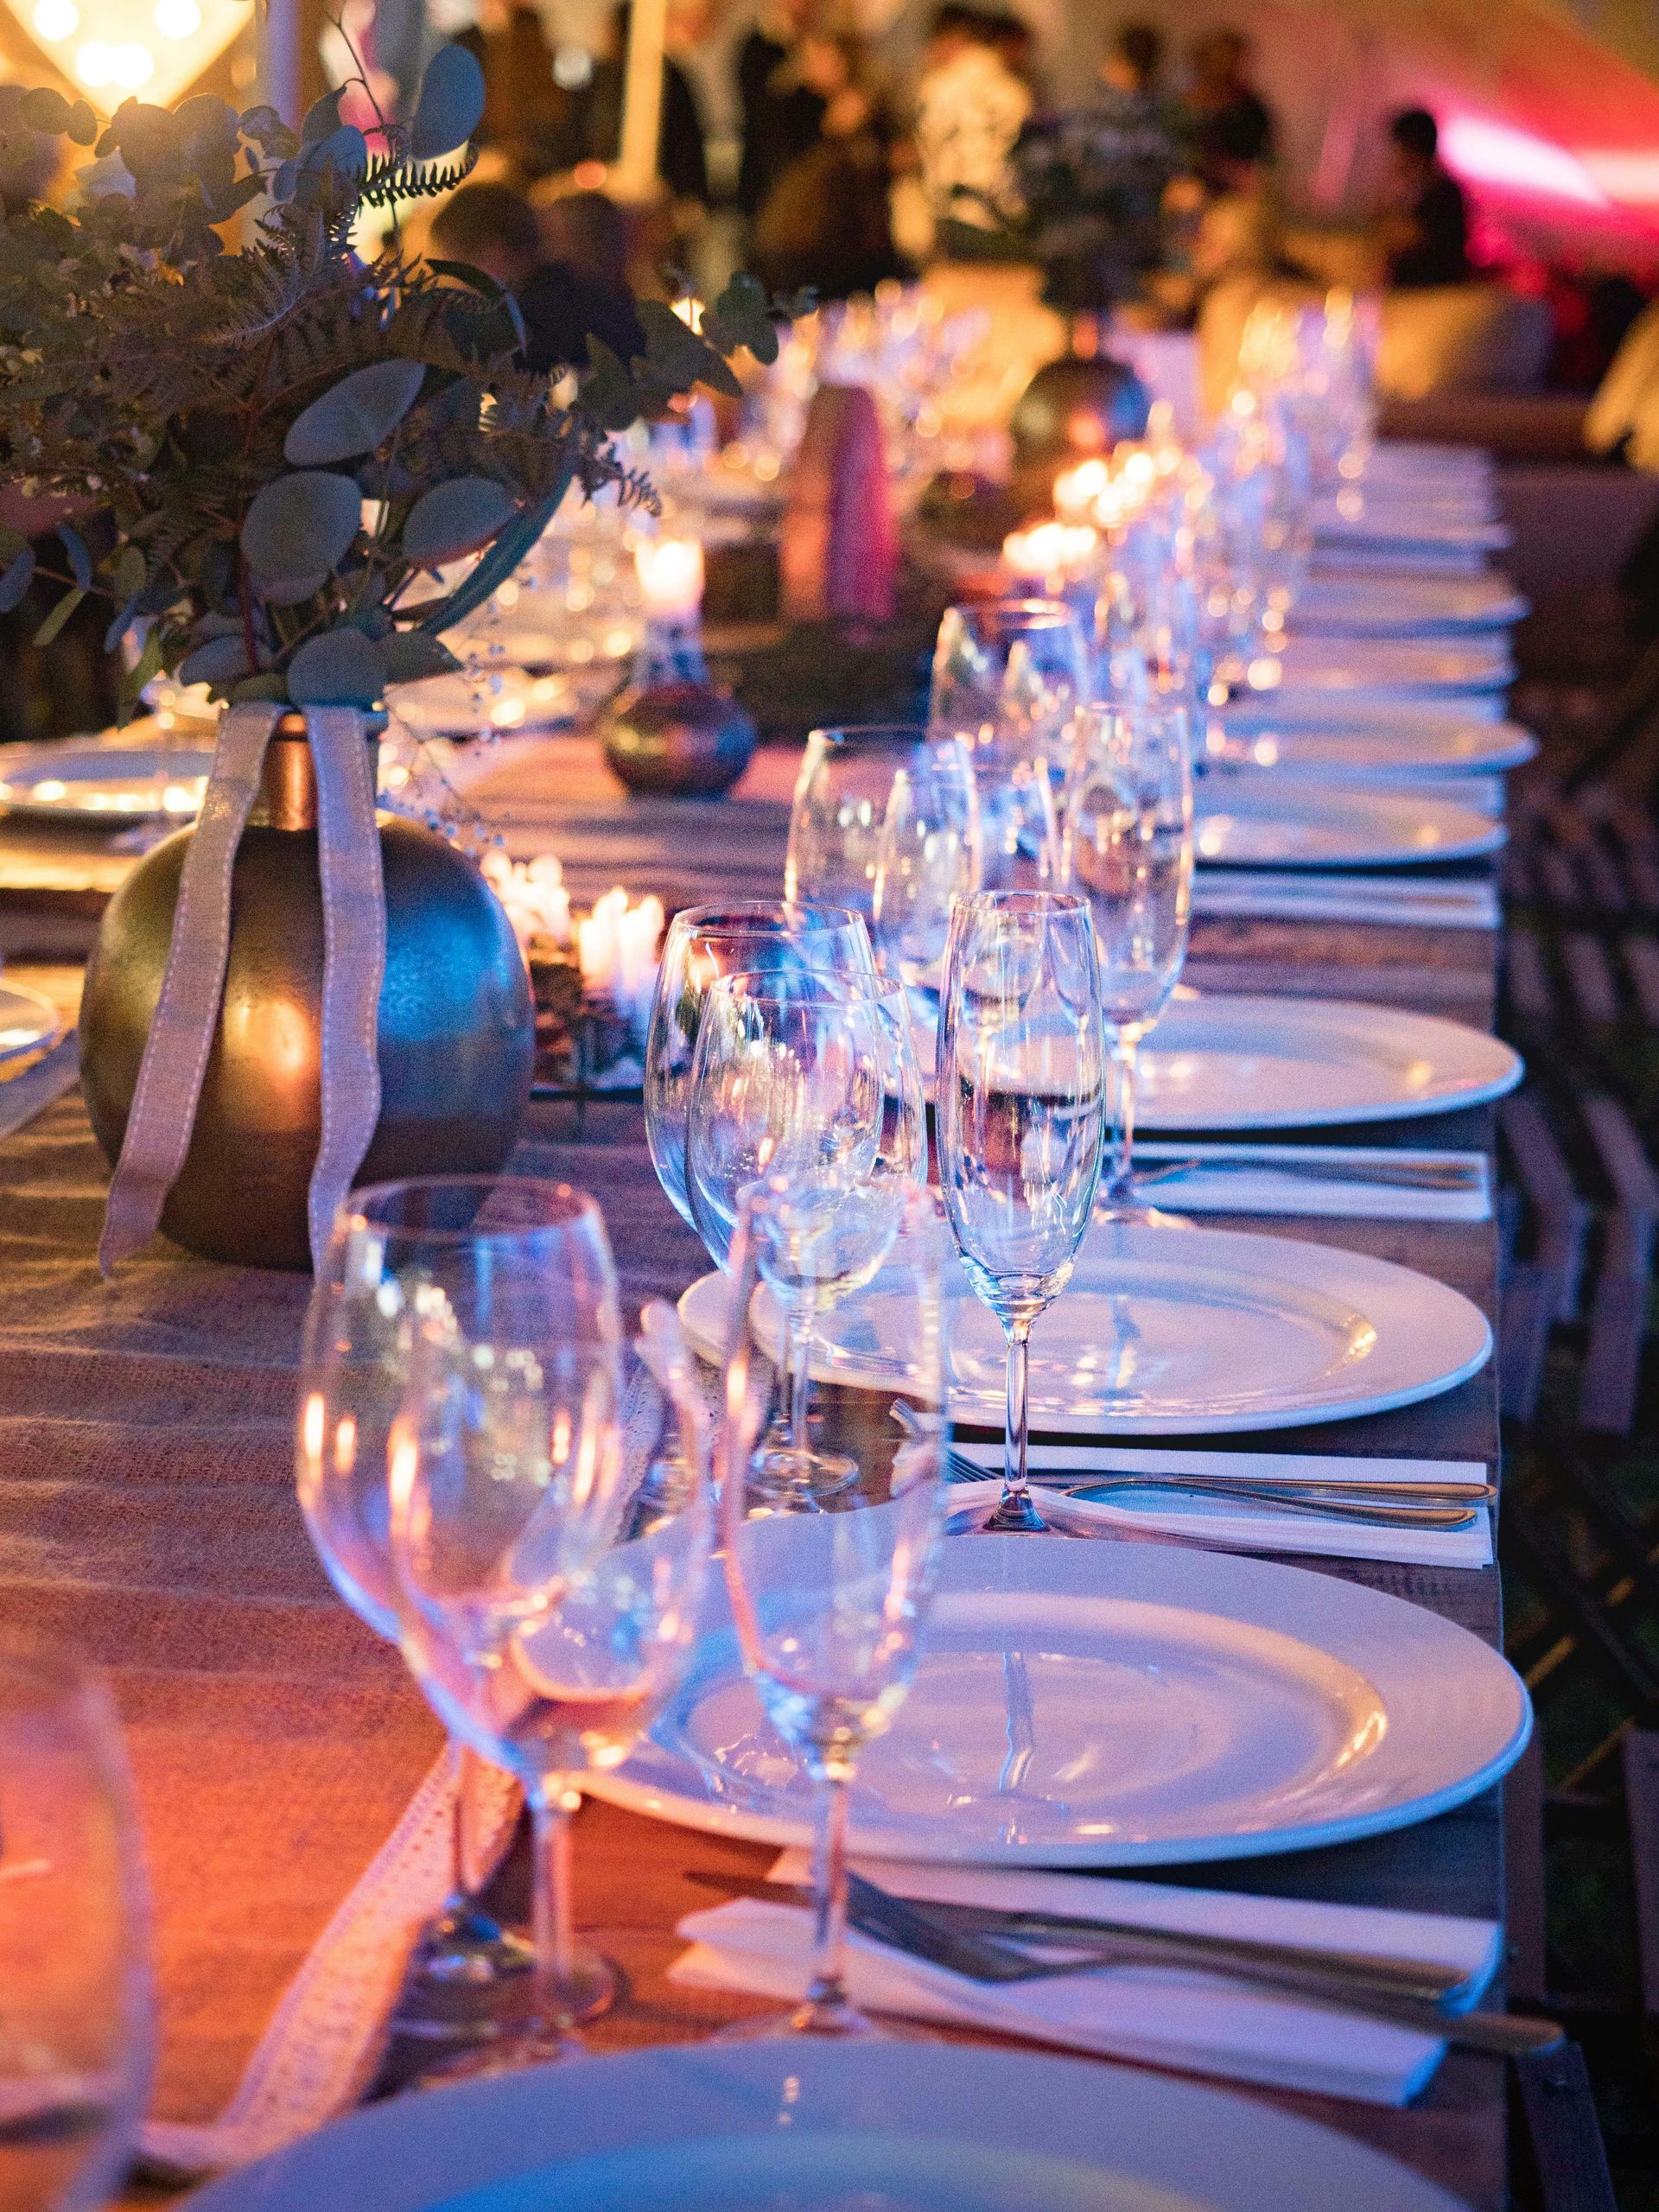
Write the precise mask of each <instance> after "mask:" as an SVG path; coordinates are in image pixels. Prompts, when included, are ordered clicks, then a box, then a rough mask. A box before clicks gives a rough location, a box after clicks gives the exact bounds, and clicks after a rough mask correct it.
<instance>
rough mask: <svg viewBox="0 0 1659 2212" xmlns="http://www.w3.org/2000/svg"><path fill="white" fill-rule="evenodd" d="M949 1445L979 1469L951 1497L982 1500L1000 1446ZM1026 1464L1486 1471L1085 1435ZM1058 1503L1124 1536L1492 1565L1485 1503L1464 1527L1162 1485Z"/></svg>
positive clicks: (1258, 1473) (1455, 1474)
mask: <svg viewBox="0 0 1659 2212" xmlns="http://www.w3.org/2000/svg"><path fill="white" fill-rule="evenodd" d="M953 1448H954V1449H955V1451H956V1452H957V1455H958V1456H959V1457H960V1458H962V1459H969V1460H971V1461H972V1462H973V1464H974V1465H976V1467H983V1468H984V1469H985V1471H986V1480H985V1483H984V1484H979V1483H962V1484H957V1485H956V1486H955V1488H954V1489H953V1491H952V1493H951V1495H952V1498H953V1500H956V1501H957V1502H959V1503H961V1504H963V1505H964V1506H969V1505H974V1504H977V1503H980V1502H981V1501H982V1500H985V1501H988V1500H989V1499H990V1498H992V1497H994V1496H995V1488H994V1484H997V1483H1000V1482H1001V1476H1002V1446H1001V1444H971V1443H968V1442H965V1441H963V1440H960V1439H958V1440H957V1443H956V1445H955V1446H954V1447H953ZM1030 1466H1031V1471H1032V1472H1033V1474H1040V1473H1042V1472H1043V1471H1044V1470H1045V1469H1049V1470H1058V1469H1062V1468H1064V1469H1065V1470H1067V1471H1071V1472H1076V1471H1077V1470H1079V1469H1081V1470H1083V1471H1086V1472H1088V1473H1090V1474H1094V1473H1098V1474H1102V1475H1109V1474H1138V1473H1142V1472H1144V1473H1147V1474H1164V1475H1173V1474H1189V1475H1224V1476H1225V1477H1226V1478H1228V1480H1229V1481H1231V1482H1252V1481H1254V1482H1262V1483H1271V1482H1272V1481H1273V1480H1274V1478H1275V1476H1277V1477H1281V1478H1282V1477H1284V1476H1287V1475H1300V1476H1304V1477H1313V1478H1315V1479H1318V1478H1319V1477H1321V1476H1328V1477H1329V1478H1332V1480H1341V1479H1345V1480H1347V1481H1349V1482H1377V1483H1387V1482H1397V1483H1411V1482H1425V1481H1433V1480H1443V1481H1448V1482H1472V1483H1480V1482H1484V1481H1485V1479H1486V1470H1485V1468H1484V1466H1483V1465H1481V1463H1480V1462H1479V1460H1478V1459H1335V1458H1329V1457H1325V1456H1322V1455H1320V1454H1319V1453H1316V1452H1172V1451H1166V1450H1164V1449H1162V1448H1159V1449H1156V1450H1151V1451H1147V1450H1142V1451H1136V1450H1135V1447H1134V1446H1131V1445H1121V1446H1120V1445H1109V1444H1084V1443H1077V1444H1033V1445H1032V1446H1031V1447H1030ZM1065 1510H1066V1517H1067V1518H1068V1519H1078V1520H1084V1521H1097V1522H1099V1523H1100V1525H1101V1527H1102V1528H1103V1529H1121V1530H1122V1531H1123V1532H1124V1533H1125V1534H1126V1535H1128V1534H1130V1533H1134V1532H1139V1533H1140V1534H1142V1535H1162V1536H1187V1537H1191V1538H1192V1540H1193V1541H1195V1542H1198V1543H1206V1544H1214V1545H1216V1546H1217V1548H1220V1549H1223V1550H1226V1551H1240V1552H1304V1553H1306V1554H1308V1555H1309V1556H1310V1557H1318V1558H1320V1559H1371V1560H1395V1561H1397V1562H1399V1563H1401V1564H1402V1565H1406V1566H1413V1567H1490V1566H1491V1563H1492V1523H1491V1515H1490V1513H1489V1512H1488V1511H1487V1510H1486V1508H1485V1507H1484V1505H1483V1506H1480V1507H1478V1508H1477V1510H1476V1513H1475V1517H1474V1519H1473V1520H1472V1521H1471V1522H1470V1523H1469V1525H1468V1527H1467V1528H1466V1529H1400V1528H1379V1527H1377V1526H1376V1525H1375V1524H1373V1523H1371V1522H1365V1521H1351V1520H1348V1519H1346V1518H1344V1517H1339V1516H1325V1515H1320V1514H1315V1513H1301V1512H1298V1511H1295V1510H1293V1509H1291V1508H1289V1507H1286V1506H1274V1505H1259V1506H1252V1505H1250V1504H1249V1503H1248V1502H1247V1501H1244V1500H1242V1499H1234V1498H1227V1497H1196V1496H1194V1495H1193V1494H1192V1492H1191V1491H1167V1490H1144V1491H1141V1490H1136V1491H1119V1492H1118V1494H1117V1496H1116V1497H1115V1498H1114V1499H1113V1501H1112V1502H1111V1503H1109V1504H1108V1503H1105V1502H1104V1501H1097V1500H1094V1499H1085V1498H1072V1497H1068V1498H1067V1499H1066V1501H1065Z"/></svg>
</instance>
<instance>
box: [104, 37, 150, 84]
mask: <svg viewBox="0 0 1659 2212" xmlns="http://www.w3.org/2000/svg"><path fill="white" fill-rule="evenodd" d="M112 74H113V75H114V78H115V81H116V83H117V84H118V85H119V86H120V87H121V89H122V90H123V91H124V92H137V90H138V88H139V86H141V85H147V84H148V83H149V80H150V79H151V78H152V77H153V76H154V75H155V74H156V57H155V55H154V54H152V53H151V52H150V50H149V48H148V47H147V46H140V45H139V43H138V41H137V39H130V40H129V41H127V42H126V44H125V45H123V46H118V47H116V48H113V49H112Z"/></svg>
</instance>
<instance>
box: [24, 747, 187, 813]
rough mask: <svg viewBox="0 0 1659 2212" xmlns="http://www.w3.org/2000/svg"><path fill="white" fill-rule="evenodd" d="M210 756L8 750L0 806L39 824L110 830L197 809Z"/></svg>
mask: <svg viewBox="0 0 1659 2212" xmlns="http://www.w3.org/2000/svg"><path fill="white" fill-rule="evenodd" d="M212 766H213V754H212V753H211V752H207V753H202V752H194V751H186V750H185V749H184V748H182V747H179V748H177V749H172V748H166V747H143V746H120V745H75V744H67V745H8V746H6V747H3V748H0V806H5V807H9V808H10V810H11V811H12V812H13V813H14V814H21V815H24V816H31V817H35V818H37V819H39V820H41V821H50V822H62V821H65V820H73V821H78V822H83V823H84V822H86V820H87V819H88V818H95V819H97V820H99V821H101V822H105V823H108V824H109V825H110V826H111V828H113V827H115V826H116V825H117V824H118V823H124V822H150V821H155V820H157V819H161V818H165V817H168V816H176V817H177V818H178V819H179V821H180V822H181V823H182V822H193V821H194V819H195V817H196V816H197V814H198V813H199V812H200V809H201V795H202V792H203V791H204V790H205V788H206V786H207V772H208V770H209V769H210V768H211V767H212Z"/></svg>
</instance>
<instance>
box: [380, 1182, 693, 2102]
mask: <svg viewBox="0 0 1659 2212" xmlns="http://www.w3.org/2000/svg"><path fill="white" fill-rule="evenodd" d="M498 1187H499V1189H501V1190H505V1189H506V1187H507V1186H506V1185H500V1186H498ZM498 1211H499V1208H498V1207H497V1205H496V1202H495V1200H494V1199H493V1198H492V1199H490V1200H486V1202H485V1204H484V1205H482V1206H481V1207H480V1209H479V1211H478V1215H477V1217H476V1218H475V1219H474V1222H473V1223H472V1224H463V1223H461V1222H457V1224H456V1229H455V1236H456V1245H455V1252H456V1257H457V1261H458V1262H460V1260H461V1255H463V1254H465V1255H467V1260H466V1263H465V1264H464V1265H462V1264H458V1265H457V1266H456V1267H455V1268H454V1269H452V1270H451V1272H450V1274H449V1278H448V1282H447V1283H443V1284H441V1283H439V1282H437V1281H432V1282H429V1283H427V1284H426V1285H424V1286H422V1287H420V1288H419V1289H418V1290H417V1291H416V1292H415V1294H414V1297H415V1312H416V1335H415V1350H414V1356H413V1357H412V1358H411V1360H410V1366H409V1371H408V1380H407V1384H406V1388H405V1390H404V1396H403V1400H402V1402H401V1405H400V1407H399V1410H398V1414H397V1420H396V1422H395V1425H394V1428H393V1433H392V1440H391V1475H390V1484H389V1487H390V1496H391V1551H392V1560H393V1564H394V1567H395V1570H396V1573H397V1586H398V1592H399V1605H400V1612H401V1619H402V1624H403V1649H404V1658H405V1660H406V1661H407V1662H408V1664H409V1667H410V1671H411V1673H412V1674H413V1675H414V1676H415V1679H416V1681H417V1682H418V1683H419V1685H420V1688H421V1690H422V1692H423V1694H424V1695H425V1697H426V1699H427V1700H428V1702H429V1704H430V1705H431V1706H432V1707H433V1709H434V1711H435V1712H436V1713H437V1714H438V1716H439V1718H440V1719H442V1720H443V1722H444V1723H445V1725H446V1726H448V1727H449V1728H450V1729H451V1730H453V1731H454V1733H455V1734H456V1735H458V1736H459V1737H460V1738H461V1740H462V1741H463V1742H465V1743H467V1744H469V1745H471V1746H472V1747H473V1749H474V1751H477V1752H478V1753H479V1754H480V1756H481V1757H483V1758H487V1759H490V1760H492V1761H493V1763H494V1764H497V1765H499V1766H503V1767H505V1768H506V1769H507V1770H509V1772H511V1773H512V1774H514V1775H516V1776H517V1777H518V1780H519V1781H520V1782H521V1783H522V1784H523V1785H524V1794H525V1796H526V1797H527V1798H528V1800H529V1802H530V1807H531V1820H532V1823H533V1827H534V1838H535V1853H534V1862H535V1885H536V1887H535V1916H534V1918H535V1931H536V1962H535V1967H534V1971H533V1974H532V1975H531V1986H530V2005H529V2010H528V2016H527V2018H526V2019H525V2021H524V2024H523V2026H522V2027H521V2028H520V2029H519V2030H518V2031H517V2032H516V2033H513V2034H512V2035H510V2036H504V2037H502V2038H501V2039H500V2041H499V2043H498V2044H496V2045H495V2046H493V2047H491V2048H487V2049H485V2050H480V2051H472V2052H467V2053H465V2054H463V2056H461V2058H460V2059H459V2060H456V2061H453V2062H451V2063H449V2064H448V2065H447V2066H446V2067H444V2068H443V2069H442V2072H443V2073H444V2074H445V2075H448V2077H450V2078H456V2077H460V2076H471V2075H479V2074H487V2073H497V2072H501V2071H505V2070H506V2069H509V2068H512V2067H516V2066H520V2065H527V2064H531V2063H537V2062H539V2061H541V2060H543V2059H547V2058H556V2057H561V2056H566V2055H567V2054H569V2053H570V2052H571V2051H573V2050H577V2049H579V2048H580V2045H579V2044H576V2042H575V2036H574V2030H575V2026H576V2025H577V2024H578V2023H579V2022H581V2021H582V2020H587V2019H591V2018H594V2017H595V2015H596V2014H598V2013H599V2012H602V2011H603V2010H604V2009H605V2007H606V2006H607V2005H608V2004H609V2002H610V2001H611V1999H612V1996H613V1992H614V1986H615V1980H614V1975H613V1971H612V1969H611V1967H609V1965H608V1964H607V1961H604V1960H603V1959H601V1958H600V1957H599V1956H598V1955H597V1954H595V1953H593V1952H591V1951H588V1950H586V1949H584V1948H582V1947H580V1946H578V1944H577V1943H576V1941H575V1933H574V1929H573V1923H572V1919H571V1899H570V1869H571V1836H570V1816H571V1815H572V1813H573V1812H574V1811H575V1807H576V1805H577V1803H578V1802H579V1798H578V1794H577V1787H576V1785H577V1782H578V1780H579V1778H580V1777H581V1776H582V1774H583V1773H585V1772H587V1771H588V1770H590V1769H603V1768H608V1767H613V1766H616V1765H619V1764H620V1763H621V1761H622V1760H623V1759H624V1758H626V1756H627V1753H628V1751H629V1750H630V1749H631V1748H632V1745H633V1744H634V1743H635V1741H636V1740H637V1738H639V1734H640V1732H642V1731H643V1730H644V1729H645V1728H646V1727H647V1726H649V1725H650V1723H651V1721H652V1719H653V1717H654V1716H655V1714H656V1713H657V1712H658V1710H659V1709H660V1707H662V1705H663V1704H664V1701H665V1700H666V1699H667V1698H668V1696H669V1695H670V1694H671V1691H672V1690H673V1688H675V1686H676V1684H677V1681H678V1680H679V1677H680V1675H681V1672H682V1670H683V1665H684V1662H685V1659H686V1656H687V1654H688V1652H689V1650H690V1643H691V1638H692V1636H693V1633H694V1630H695V1628H696V1618H697V1614H698V1610H699V1607H700V1605H701V1602H702V1586H703V1581H704V1577H705V1571H706V1567H707V1564H708V1560H709V1553H710V1549H711V1544H712V1507H711V1503H710V1499H709V1486H708V1483H707V1479H706V1476H707V1465H706V1455H705V1454H704V1452H703V1451H702V1446H701V1443H700V1440H699V1438H698V1434H697V1423H696V1408H695V1407H694V1406H693V1405H692V1403H691V1402H690V1395H689V1393H688V1394H687V1395H685V1396H683V1398H682V1400H681V1402H680V1403H679V1404H678V1405H677V1407H676V1408H675V1411H676V1413H677V1414H678V1416H679V1418H680V1420H681V1422H682V1427H683V1455H684V1459H685V1462H686V1465H687V1466H688V1468H689V1470H690V1477H691V1479H690V1481H689V1482H687V1483H685V1484H683V1485H682V1486H681V1487H680V1489H679V1490H678V1491H677V1493H676V1495H675V1497H674V1498H673V1499H672V1500H671V1503H669V1505H668V1506H667V1507H666V1508H665V1509H664V1510H655V1511H652V1513H650V1514H649V1515H645V1514H642V1513H640V1512H639V1511H638V1510H636V1509H637V1508H638V1506H639V1494H640V1491H641V1488H642V1485H643V1482H644V1478H645V1471H646V1467H647V1465H648V1464H649V1458H650V1450H649V1446H650V1440H651V1438H652V1437H654V1435H655V1433H656V1424H655V1422H654V1421H651V1422H647V1423H645V1424H644V1425H643V1428H642V1425H641V1424H639V1422H637V1421H636V1420H635V1418H634V1414H635V1409H636V1408H637V1407H638V1406H639V1404H640V1403H641V1402H656V1403H659V1401H656V1400H655V1392H656V1389H657V1385H656V1383H654V1381H653V1380H652V1376H651V1370H650V1369H649V1368H648V1367H647V1366H646V1364H645V1363H644V1361H643V1360H642V1359H641V1358H640V1357H639V1348H638V1347H632V1348H630V1347H625V1346H624V1345H623V1344H622V1343H621V1342H620V1330H619V1326H618V1315H617V1305H616V1288H615V1278H614V1274H613V1269H612V1267H611V1262H610V1253H609V1247H608V1243H607V1238H606V1236H605V1229H604V1224H603V1222H602V1221H601V1218H600V1215H599V1210H598V1208H597V1207H596V1206H595V1205H594V1202H593V1200H592V1199H591V1198H588V1197H587V1196H586V1195H585V1194H584V1193H583V1192H579V1191H572V1190H570V1189H569V1188H568V1187H563V1186H560V1187H558V1189H557V1192H556V1196H555V1195H554V1194H553V1193H552V1192H548V1193H547V1194H546V1195H544V1196H543V1198H541V1200H540V1201H539V1203H538V1204H537V1209H536V1218H535V1220H534V1222H533V1224H531V1226H529V1227H523V1226H518V1225H516V1224H514V1222H513V1221H512V1218H511V1217H509V1218H508V1219H507V1220H505V1221H500V1220H499V1219H498V1218H497V1214H498ZM653 1312H654V1309H653ZM657 1318H658V1319H667V1320H668V1322H669V1324H670V1325H671V1315H669V1314H668V1313H667V1309H664V1312H663V1314H662V1315H661V1316H658V1317H657ZM675 1365H676V1363H674V1362H672V1361H670V1362H667V1363H658V1366H659V1368H660V1370H661V1371H662V1372H663V1373H664V1375H665V1376H667V1377H668V1378H669V1379H670V1380H672V1377H673V1374H674V1369H675ZM636 1432H639V1433H636ZM645 1432H648V1433H645Z"/></svg>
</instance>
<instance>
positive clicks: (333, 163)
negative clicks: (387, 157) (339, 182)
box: [300, 123, 369, 177]
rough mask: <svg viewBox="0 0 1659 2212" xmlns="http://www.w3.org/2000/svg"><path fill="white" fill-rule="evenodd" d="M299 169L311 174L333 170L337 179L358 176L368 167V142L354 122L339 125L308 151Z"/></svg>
mask: <svg viewBox="0 0 1659 2212" xmlns="http://www.w3.org/2000/svg"><path fill="white" fill-rule="evenodd" d="M300 166H301V168H302V171H307V170H308V171H310V172H312V173H313V174H320V173H321V171H323V170H325V169H333V170H334V174H335V175H337V176H341V177H360V176H361V175H362V174H363V172H364V171H365V169H366V168H368V166H369V142H368V140H367V139H366V138H365V137H364V136H363V133H362V132H361V131H360V130H359V129H358V127H357V125H356V124H354V123H342V124H340V128H339V130H331V131H330V132H329V134H328V136H327V137H326V138H321V139H319V140H318V141H317V143H315V145H314V146H310V147H308V148H307V149H306V151H305V153H304V155H303V156H302V158H301V163H300Z"/></svg>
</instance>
